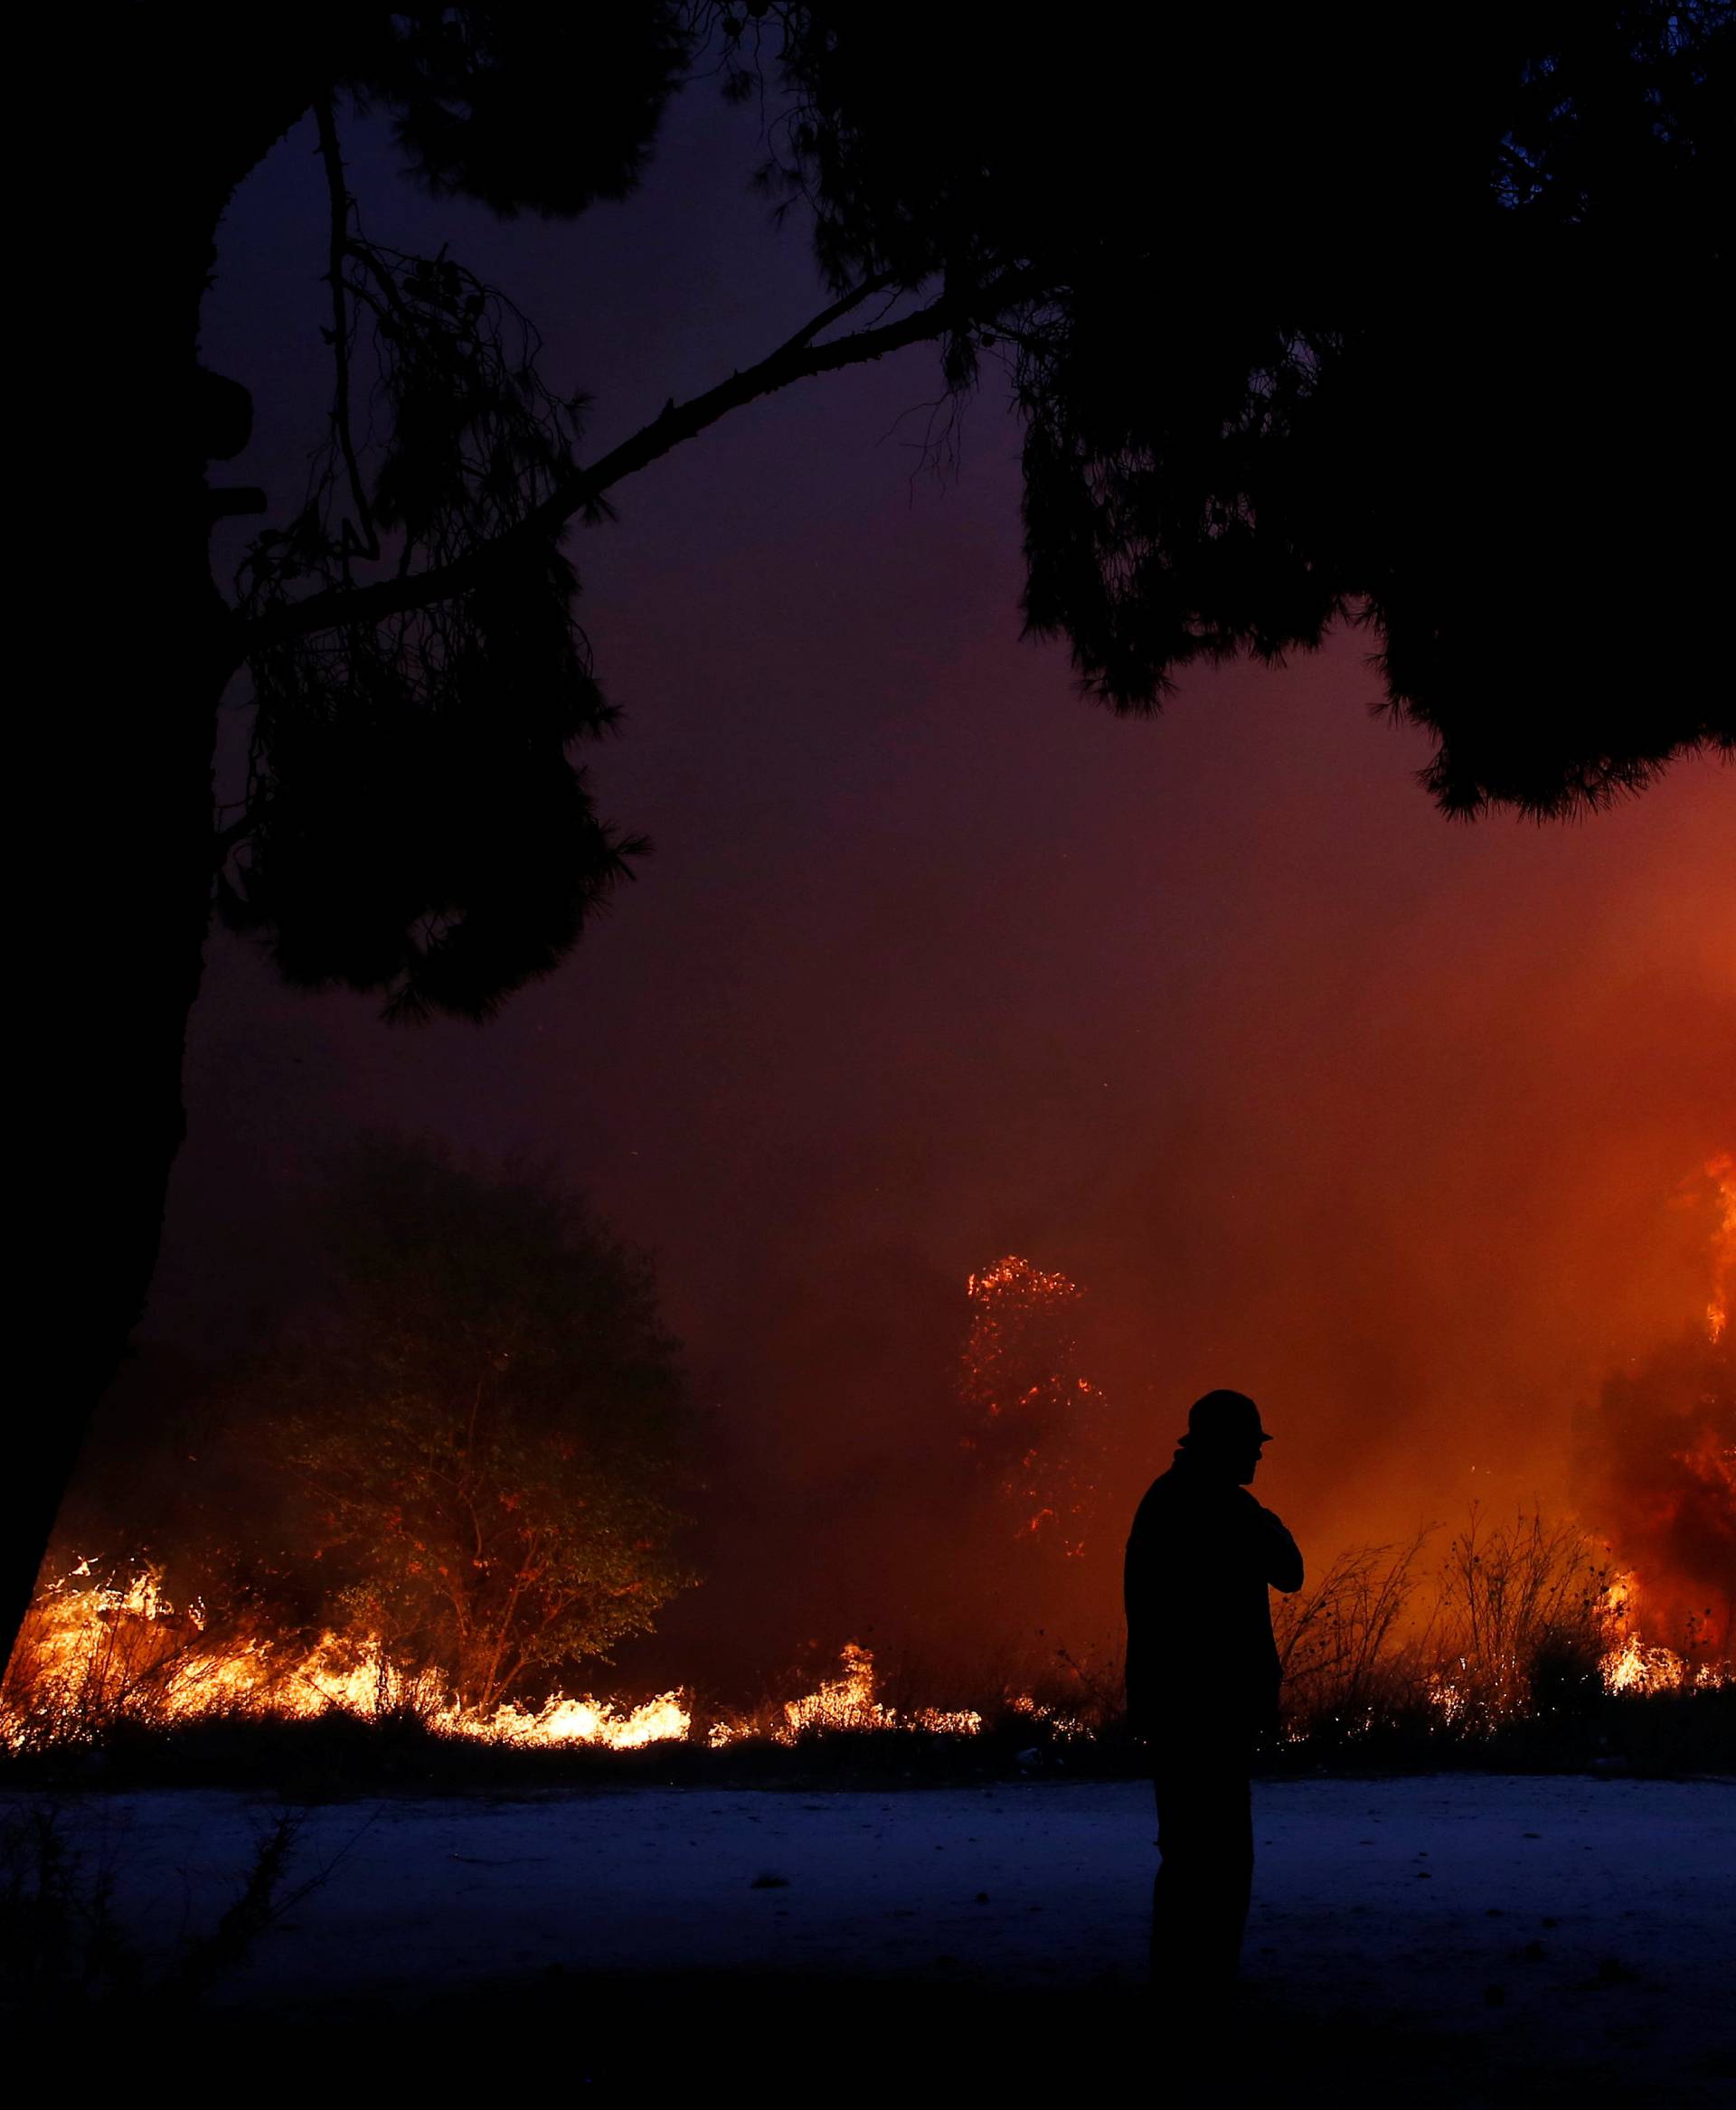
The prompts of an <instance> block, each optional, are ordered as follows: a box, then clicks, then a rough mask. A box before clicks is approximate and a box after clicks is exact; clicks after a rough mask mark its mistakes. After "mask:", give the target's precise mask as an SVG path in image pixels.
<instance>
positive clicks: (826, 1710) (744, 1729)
mask: <svg viewBox="0 0 1736 2110" xmlns="http://www.w3.org/2000/svg"><path fill="white" fill-rule="evenodd" d="M839 1661H840V1665H841V1668H840V1671H839V1674H838V1675H837V1676H836V1677H835V1678H832V1679H828V1680H826V1682H824V1683H823V1684H821V1685H819V1686H817V1687H816V1689H815V1691H812V1692H806V1693H804V1694H803V1695H802V1697H801V1698H800V1699H799V1700H786V1701H785V1702H784V1708H783V1719H782V1720H781V1721H780V1722H779V1723H778V1725H777V1726H776V1727H774V1728H773V1729H771V1730H770V1731H769V1735H770V1738H771V1741H772V1742H773V1743H774V1744H793V1743H795V1742H796V1741H797V1738H799V1737H800V1736H801V1735H802V1733H803V1732H804V1730H810V1731H811V1730H826V1729H834V1730H836V1729H856V1730H862V1729H924V1730H927V1731H928V1732H929V1733H930V1734H931V1735H934V1736H950V1737H974V1736H977V1734H978V1733H979V1732H980V1731H981V1729H982V1726H983V1718H982V1716H981V1715H980V1714H977V1713H976V1712H975V1711H973V1710H948V1709H945V1708H939V1707H915V1708H910V1709H909V1710H906V1711H904V1712H903V1713H901V1712H900V1711H899V1710H898V1709H897V1708H895V1707H887V1706H885V1705H883V1704H882V1702H881V1701H880V1700H876V1699H875V1697H874V1691H875V1679H874V1658H873V1651H872V1650H871V1649H865V1648H862V1647H860V1646H859V1645H858V1644H856V1643H855V1642H854V1641H853V1642H849V1643H847V1644H845V1646H844V1653H843V1655H842V1657H841V1658H840V1659H839ZM754 1733H755V1725H754V1724H753V1723H752V1722H751V1720H750V1719H738V1720H735V1721H720V1722H715V1723H713V1724H712V1730H711V1735H710V1738H709V1741H710V1743H711V1745H712V1748H713V1750H715V1749H718V1748H720V1747H722V1746H723V1745H725V1744H733V1743H739V1742H740V1741H741V1739H742V1738H744V1737H750V1736H752V1735H753V1734H754Z"/></svg>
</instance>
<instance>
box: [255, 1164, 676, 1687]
mask: <svg viewBox="0 0 1736 2110" xmlns="http://www.w3.org/2000/svg"><path fill="white" fill-rule="evenodd" d="M325 1219H326V1227H327V1235H328V1239H329V1246H330V1275H329V1287H328V1292H327V1295H326V1296H325V1300H324V1303H323V1305H322V1307H321V1308H320V1309H319V1310H317V1311H316V1313H315V1314H311V1315H310V1316H308V1317H306V1318H304V1319H303V1320H302V1322H300V1323H299V1324H298V1325H297V1328H296V1329H295V1331H294V1332H293V1333H291V1334H290V1335H289V1336H288V1337H287V1338H286V1339H284V1340H283V1341H282V1342H281V1343H280V1344H279V1346H278V1348H277V1350H276V1351H274V1352H273V1353H272V1354H271V1355H270V1357H269V1359H267V1360H266V1361H264V1362H263V1363H262V1364H261V1365H260V1366H259V1367H258V1368H257V1369H256V1370H254V1371H252V1372H250V1374H249V1375H248V1376H246V1377H245V1378H244V1379H242V1380H241V1381H240V1382H239V1384H238V1385H237V1386H236V1387H235V1389H234V1392H233V1396H232V1399H231V1411H232V1416H233V1418H235V1419H236V1420H237V1421H239V1422H241V1423H243V1424H245V1425H246V1426H248V1427H250V1428H251V1429H253V1430H254V1431H255V1432H256V1436H257V1441H258V1443H259V1447H260V1450H261V1453H262V1455H263V1456H264V1458H265V1460H266V1462H267V1464H268V1465H269V1466H270V1467H271V1468H272V1469H274V1470H275V1471H277V1472H279V1473H281V1474H285V1475H287V1476H288V1479H289V1481H290V1482H291V1484H292V1485H293V1487H294V1489H295V1491H296V1497H297V1499H296V1500H295V1501H294V1502H293V1503H292V1507H291V1520H292V1521H291V1524H290V1531H291V1535H292V1537H294V1538H295V1539H296V1540H297V1541H298V1549H297V1550H299V1551H300V1552H301V1553H302V1554H303V1555H304V1556H305V1557H306V1558H307V1559H310V1560H311V1561H313V1562H316V1563H317V1564H318V1568H319V1572H320V1573H321V1574H322V1575H324V1576H325V1577H327V1578H328V1584H327V1592H328V1596H329V1597H334V1598H335V1599H337V1600H339V1603H340V1606H341V1609H342V1611H343V1612H344V1614H345V1615H346V1617H345V1620H344V1624H345V1625H348V1626H349V1627H351V1628H352V1629H357V1630H359V1629H365V1630H367V1631H369V1632H370V1633H372V1634H375V1635H377V1636H378V1637H379V1639H380V1642H381V1644H382V1648H383V1651H384V1653H385V1654H386V1655H387V1656H388V1657H389V1658H391V1659H392V1660H393V1661H396V1662H400V1663H405V1664H407V1665H413V1666H414V1667H415V1668H417V1669H419V1670H420V1669H421V1668H424V1667H427V1666H433V1667H437V1668H438V1669H439V1670H440V1671H441V1672H444V1673H445V1675H446V1677H447V1678H448V1680H449V1681H450V1683H451V1686H452V1689H453V1691H455V1693H456V1694H457V1695H458V1699H459V1700H461V1701H462V1702H463V1703H464V1704H465V1705H466V1706H467V1707H469V1708H472V1709H476V1710H481V1711H483V1712H485V1713H486V1712H492V1710H494V1709H495V1707H496V1706H497V1705H498V1704H499V1703H500V1702H501V1701H503V1700H505V1699H506V1698H507V1697H508V1696H510V1695H515V1694H516V1693H517V1691H519V1690H520V1689H521V1687H522V1685H523V1683H524V1681H525V1680H526V1679H527V1678H528V1677H529V1676H531V1675H532V1674H533V1673H534V1672H538V1671H539V1670H544V1671H546V1670H549V1669H551V1668H552V1666H553V1665H555V1664H557V1663H562V1662H571V1661H572V1660H574V1659H578V1658H582V1657H586V1656H600V1655H605V1654H606V1653H607V1652H608V1651H609V1648H610V1647H611V1646H612V1645H613V1644H616V1643H618V1642H619V1641H620V1640H622V1639H623V1638H625V1637H626V1636H627V1635H628V1634H636V1633H642V1632H644V1631H646V1629H647V1628H648V1627H649V1626H650V1625H651V1623H652V1618H653V1615H654V1614H655V1613H656V1609H657V1607H658V1606H660V1605H662V1604H664V1603H665V1601H666V1600H667V1599H668V1598H669V1597H671V1596H672V1595H673V1594H674V1593H675V1591H676V1590H678V1589H680V1588H681V1587H683V1586H684V1584H686V1583H687V1582H689V1581H691V1580H692V1579H693V1578H692V1577H691V1576H690V1575H689V1574H688V1573H687V1571H686V1569H685V1568H684V1566H683V1564H682V1563H681V1561H680V1560H679V1559H678V1558H677V1557H676V1555H675V1551H674V1550H673V1547H672V1541H673V1540H674V1537H675V1532H676V1530H677V1528H678V1525H679V1522H680V1521H681V1520H680V1519H679V1517H678V1515H677V1513H676V1512H675V1509H674V1507H673V1506H672V1503H671V1501H670V1489H671V1486H672V1484H673V1481H674V1477H675V1472H676V1461H677V1458H678V1456H679V1455H680V1452H681V1448H682V1445H683V1439H684V1435H685V1432H686V1428H687V1424H688V1410H687V1404H686V1396H685V1392H684V1380H683V1377H682V1372H681V1369H680V1365H679V1362H678V1360H677V1349H676V1344H675V1342H674V1340H673V1339H672V1338H671V1337H670V1335H669V1334H668V1333H666V1332H665V1330H664V1328H663V1326H662V1324H661V1323H660V1321H659V1319H658V1315H657V1307H656V1291H655V1285H654V1282H653V1278H652V1274H651V1270H650V1267H649V1264H648V1262H647V1261H646V1259H645V1258H644V1257H643V1256H642V1255H639V1254H637V1253H635V1252H633V1251H632V1250H630V1249H629V1248H627V1247H625V1246H623V1245H621V1244H620V1243H619V1242H618V1241H617V1240H616V1239H614V1238H613V1237H611V1236H610V1234H609V1232H608V1231H607V1230H605V1229H603V1228H602V1227H601V1226H600V1225H599V1224H598V1223H597V1222H595V1221H594V1220H592V1219H591V1218H590V1216H589V1215H587V1213H586V1212H585V1211H584V1210H583V1209H582V1208H581V1207H580V1205H579V1204H578V1203H577V1202H575V1201H572V1200H571V1198H569V1197H567V1196H565V1195H562V1194H561V1193H559V1192H555V1191H554V1190H553V1189H552V1188H551V1187H550V1186H548V1185H547V1184H545V1183H543V1182H541V1181H538V1180H536V1179H533V1178H527V1177H522V1176H521V1177H514V1176H508V1177H505V1178H502V1179H499V1180H495V1181H490V1180H485V1179H483V1178H481V1177H478V1176H477V1175H476V1174H474V1173H468V1172H466V1171H463V1170H461V1169H460V1168H458V1166H456V1165H454V1164H452V1163H448V1162H447V1161H446V1160H445V1159H444V1158H442V1157H441V1156H439V1155H438V1154H434V1153H433V1152H431V1151H429V1150H427V1149H424V1148H420V1147H416V1146H412V1145H408V1144H402V1143H400V1142H397V1141H393V1140H392V1139H376V1140H375V1141H373V1143H372V1144H369V1145H367V1146H366V1147H365V1148H364V1149H363V1150H362V1151H361V1152H360V1153H359V1154H357V1155H356V1156H355V1157H354V1159H353V1160H352V1161H351V1163H349V1164H348V1165H347V1167H346V1168H345V1170H344V1173H343V1174H342V1176H341V1177H340V1179H339V1180H338V1182H336V1184H335V1187H334V1189H333V1192H332V1193H331V1195H330V1197H329V1201H328V1203H327V1207H326V1210H325Z"/></svg>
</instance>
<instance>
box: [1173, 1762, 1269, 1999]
mask: <svg viewBox="0 0 1736 2110" xmlns="http://www.w3.org/2000/svg"><path fill="white" fill-rule="evenodd" d="M1156 1791H1157V1848H1158V1851H1159V1853H1160V1854H1161V1855H1162V1857H1163V1859H1162V1862H1161V1864H1160V1866H1159V1868H1158V1870H1157V1874H1156V1879H1155V1880H1154V1881H1153V1884H1152V1891H1151V1981H1152V1985H1153V1988H1154V1990H1156V1991H1157V1992H1207V1991H1223V1990H1227V1989H1228V1987H1229V1986H1230V1985H1231V1983H1233V1981H1234V1979H1235V1975H1236V1965H1237V1963H1238V1962H1239V1960H1240V1958H1241V1933H1242V1928H1243V1926H1244V1925H1245V1924H1246V1922H1247V1918H1248V1898H1249V1893H1250V1889H1251V1888H1252V1885H1253V1876H1254V1828H1253V1813H1252V1808H1251V1804H1250V1797H1249V1792H1248V1754H1247V1753H1246V1752H1245V1751H1243V1750H1240V1749H1238V1750H1231V1751H1221V1752H1213V1753H1211V1754H1206V1753H1203V1752H1197V1751H1190V1752H1187V1753H1175V1754H1173V1755H1162V1754H1160V1756H1159V1758H1158V1762H1157V1766H1156Z"/></svg>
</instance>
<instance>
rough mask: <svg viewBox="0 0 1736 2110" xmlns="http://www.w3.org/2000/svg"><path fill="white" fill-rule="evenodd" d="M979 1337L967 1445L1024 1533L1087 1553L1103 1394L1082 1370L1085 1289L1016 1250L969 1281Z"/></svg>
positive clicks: (974, 1332)
mask: <svg viewBox="0 0 1736 2110" xmlns="http://www.w3.org/2000/svg"><path fill="white" fill-rule="evenodd" d="M969 1289H970V1303H971V1322H970V1338H969V1340H968V1342H967V1345H966V1348H965V1367H964V1377H963V1383H962V1386H961V1390H962V1394H963V1398H964V1402H965V1406H966V1409H967V1414H968V1416H969V1427H968V1432H967V1435H966V1436H965V1438H964V1441H965V1444H966V1446H967V1448H969V1449H972V1450H975V1451H977V1452H978V1453H979V1454H980V1455H981V1456H982V1458H983V1461H984V1464H985V1465H986V1469H987V1470H988V1471H989V1472H991V1473H993V1474H995V1476H996V1477H997V1479H998V1481H999V1483H1000V1486H1001V1491H1002V1493H1004V1494H1005V1497H1006V1499H1007V1500H1008V1502H1011V1503H1012V1505H1013V1507H1014V1512H1015V1514H1016V1515H1017V1517H1018V1524H1017V1530H1018V1532H1019V1534H1020V1535H1021V1536H1022V1537H1028V1538H1032V1539H1038V1540H1043V1541H1045V1542H1053V1543H1055V1544H1057V1545H1059V1546H1060V1548H1061V1551H1062V1552H1063V1553H1064V1554H1065V1555H1066V1556H1067V1558H1069V1559H1079V1558H1080V1556H1081V1555H1082V1554H1083V1552H1084V1550H1085V1532H1086V1528H1087V1525H1088V1524H1089V1522H1090V1518H1091V1513H1092V1509H1093V1504H1094V1501H1095V1497H1096V1494H1097V1492H1098V1482H1099V1477H1100V1458H1099V1451H1100V1446H1101V1435H1100V1431H1099V1429H1098V1428H1097V1427H1094V1426H1093V1425H1092V1421H1091V1419H1090V1409H1091V1408H1100V1406H1101V1404H1102V1398H1103V1396H1102V1394H1101V1392H1100V1391H1099V1389H1098V1388H1097V1387H1096V1386H1095V1385H1094V1384H1093V1383H1092V1382H1091V1381H1090V1379H1089V1378H1087V1377H1086V1376H1084V1374H1083V1373H1082V1371H1080V1367H1079V1345H1078V1342H1077V1340H1076V1338H1075V1328H1076V1312H1077V1307H1078V1305H1079V1303H1080V1297H1081V1295H1082V1294H1083V1293H1082V1292H1081V1291H1080V1287H1079V1286H1078V1284H1077V1283H1074V1282H1071V1281H1070V1280H1069V1279H1068V1277H1067V1276H1064V1275H1060V1274H1051V1273H1046V1272H1045V1271H1044V1270H1043V1269H1042V1268H1041V1267H1033V1265H1032V1263H1031V1262H1030V1261H1029V1260H1024V1259H1021V1258H1019V1256H1018V1255H1017V1254H1016V1253H1009V1254H1008V1255H1006V1257H1005V1258H1004V1259H1000V1260H997V1261H996V1262H995V1265H994V1266H993V1267H986V1268H984V1269H983V1270H982V1272H981V1273H980V1274H977V1275H973V1276H971V1277H970V1283H969Z"/></svg>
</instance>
